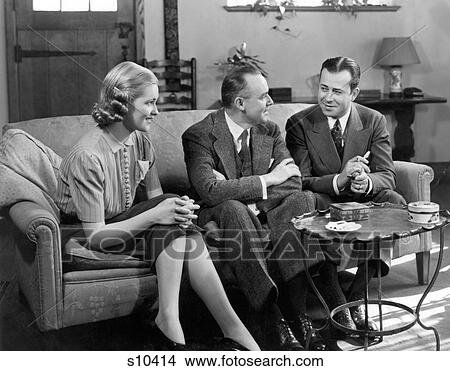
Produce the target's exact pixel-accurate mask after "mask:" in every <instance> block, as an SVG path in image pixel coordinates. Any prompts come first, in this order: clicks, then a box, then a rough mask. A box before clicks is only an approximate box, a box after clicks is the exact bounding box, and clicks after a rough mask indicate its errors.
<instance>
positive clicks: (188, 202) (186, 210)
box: [157, 196, 200, 228]
mask: <svg viewBox="0 0 450 371" xmlns="http://www.w3.org/2000/svg"><path fill="white" fill-rule="evenodd" d="M157 207H158V208H159V210H158V211H159V212H160V214H159V220H158V222H159V224H165V225H171V224H178V225H179V226H180V227H181V228H187V227H189V225H191V224H192V220H194V219H197V215H195V214H194V212H195V210H198V209H199V208H200V206H199V205H197V204H195V203H194V200H192V199H190V198H189V197H188V196H182V197H173V198H167V199H166V200H164V201H162V202H161V203H160V204H159V205H158V206H157Z"/></svg>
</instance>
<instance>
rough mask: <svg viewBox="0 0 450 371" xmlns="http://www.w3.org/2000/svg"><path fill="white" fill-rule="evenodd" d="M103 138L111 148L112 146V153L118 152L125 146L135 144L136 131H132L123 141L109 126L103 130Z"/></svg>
mask: <svg viewBox="0 0 450 371" xmlns="http://www.w3.org/2000/svg"><path fill="white" fill-rule="evenodd" d="M102 133H103V138H105V141H106V143H107V144H108V146H109V148H111V152H112V153H117V152H118V151H119V150H121V149H123V147H124V146H127V147H129V146H131V145H133V137H134V135H135V133H134V132H133V133H131V134H130V135H129V136H128V138H127V139H125V141H124V142H123V143H122V142H121V141H119V140H118V139H117V138H116V137H115V136H114V135H113V134H112V133H111V132H110V131H109V129H108V127H105V128H104V129H103V130H102Z"/></svg>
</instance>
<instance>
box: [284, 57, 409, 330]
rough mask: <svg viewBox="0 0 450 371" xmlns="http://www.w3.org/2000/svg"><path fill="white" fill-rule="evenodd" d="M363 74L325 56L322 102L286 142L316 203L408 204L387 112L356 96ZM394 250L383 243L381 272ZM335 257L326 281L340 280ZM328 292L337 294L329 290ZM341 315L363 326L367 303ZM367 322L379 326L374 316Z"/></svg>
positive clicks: (354, 295)
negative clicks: (400, 188)
mask: <svg viewBox="0 0 450 371" xmlns="http://www.w3.org/2000/svg"><path fill="white" fill-rule="evenodd" d="M359 80H360V68H359V66H358V64H357V63H356V62H355V61H354V60H352V59H350V58H346V57H336V58H330V59H327V60H326V61H325V62H324V63H323V64H322V68H321V71H320V82H319V92H318V105H315V106H312V107H310V108H308V109H306V110H304V111H301V112H298V113H296V114H295V115H293V116H292V117H290V118H289V119H288V121H287V124H286V144H287V147H288V148H289V151H290V152H291V155H292V157H293V158H294V160H295V163H296V164H297V165H298V166H299V168H300V171H301V173H302V180H303V186H304V188H305V189H308V190H311V191H312V192H314V193H315V195H316V197H317V208H318V209H326V208H327V207H328V206H329V205H330V203H332V202H349V201H356V202H367V201H374V202H390V203H395V204H405V200H404V198H403V197H402V196H401V195H399V194H398V193H396V192H395V191H394V189H395V172H394V164H393V161H392V154H391V144H390V140H389V133H388V131H387V128H386V119H385V117H384V116H383V115H382V114H381V113H379V112H377V111H375V110H372V109H370V108H367V107H364V106H361V105H359V104H357V103H354V102H353V101H354V100H355V98H356V97H357V96H358V93H359V88H358V84H359ZM391 251H392V248H386V249H382V256H381V260H382V274H383V275H385V274H387V272H388V271H389V266H390V254H391ZM336 260H338V259H335V260H334V263H337V262H338V261H336ZM334 263H333V259H328V260H327V262H326V263H325V264H324V265H323V266H322V268H321V279H322V280H323V281H324V283H328V282H336V279H335V276H336V275H337V269H336V265H335V264H334ZM363 267H364V265H363V264H360V265H359V268H358V271H357V274H356V276H355V278H354V280H353V283H352V285H351V287H350V290H349V298H348V299H349V300H357V299H361V298H362V297H363V290H364V285H363V283H364V276H365V269H364V268H363ZM376 271H377V264H376V260H375V259H373V260H371V261H369V272H368V275H369V277H373V275H374V274H375V273H376ZM330 292H331V293H334V295H331V296H330V295H329V293H330ZM336 293H337V295H336ZM324 296H325V299H328V300H327V301H328V303H329V304H330V306H331V307H336V306H337V305H340V304H344V303H345V301H346V299H345V297H344V294H343V293H342V290H338V288H336V290H331V291H329V290H327V292H326V293H324ZM327 297H328V298H327ZM350 317H351V318H350ZM338 320H339V321H340V322H342V323H345V324H346V325H347V326H349V327H351V328H354V327H355V326H356V328H358V329H363V328H364V311H363V307H362V306H360V307H352V308H350V311H349V312H347V311H345V312H344V313H342V318H339V319H338ZM352 321H353V322H354V323H352ZM369 325H370V326H369V327H370V328H371V329H376V325H375V323H373V322H372V321H371V323H370V324H369Z"/></svg>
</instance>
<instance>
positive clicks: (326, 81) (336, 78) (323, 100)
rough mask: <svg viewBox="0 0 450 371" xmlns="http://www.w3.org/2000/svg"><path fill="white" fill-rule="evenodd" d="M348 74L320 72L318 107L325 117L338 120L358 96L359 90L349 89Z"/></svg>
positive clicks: (349, 78) (325, 70)
mask: <svg viewBox="0 0 450 371" xmlns="http://www.w3.org/2000/svg"><path fill="white" fill-rule="evenodd" d="M351 79H352V76H351V74H350V72H348V71H346V70H344V71H341V72H329V71H328V70H327V69H325V68H324V69H323V70H322V74H321V76H320V82H319V93H318V100H319V106H320V108H321V109H322V112H323V114H324V115H325V116H329V117H332V118H335V119H339V118H341V117H342V116H344V115H345V114H346V113H347V111H348V110H349V108H350V104H351V102H352V101H353V100H354V99H355V98H356V97H357V96H358V93H359V88H355V89H354V90H353V91H351V89H350V80H351Z"/></svg>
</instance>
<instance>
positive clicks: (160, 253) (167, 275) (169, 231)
mask: <svg viewBox="0 0 450 371" xmlns="http://www.w3.org/2000/svg"><path fill="white" fill-rule="evenodd" d="M157 82H158V80H157V78H156V77H155V75H154V74H153V73H152V72H151V71H150V70H148V69H146V68H144V67H141V66H139V65H137V64H135V63H133V62H123V63H120V64H119V65H117V66H115V67H114V68H113V69H112V70H111V71H110V72H109V73H108V74H107V76H106V77H105V79H104V81H103V84H102V87H101V93H100V100H99V102H98V104H96V105H95V106H94V110H93V113H92V116H93V117H94V119H95V121H96V122H97V123H98V126H97V127H96V128H95V129H93V130H92V131H90V132H89V133H87V134H86V135H85V136H84V137H83V138H82V139H81V140H80V141H79V142H78V143H77V144H76V145H75V146H74V148H73V149H72V150H71V152H70V153H69V155H68V156H67V157H66V158H65V159H64V160H63V163H62V164H61V168H60V178H59V182H58V205H59V207H60V209H61V221H62V223H65V222H73V221H74V219H75V220H76V221H78V222H79V223H80V225H81V227H82V231H83V232H84V235H85V236H86V237H87V241H88V247H89V248H90V249H95V250H101V251H107V252H118V251H119V250H120V252H121V253H124V252H126V253H128V254H130V255H133V256H137V257H140V258H142V259H144V260H148V261H151V262H152V268H153V269H155V270H156V274H157V276H158V294H159V309H158V314H157V316H156V319H155V323H156V329H157V332H158V335H159V336H158V337H159V343H160V344H159V345H160V346H161V348H165V349H172V350H177V349H178V350H181V349H184V345H185V338H184V334H183V329H182V328H181V324H180V320H179V313H178V301H179V293H180V282H181V275H182V270H183V265H184V266H185V268H186V270H187V275H188V277H189V282H190V284H191V286H192V288H193V289H194V290H195V292H196V293H197V294H198V295H199V297H200V298H201V299H202V300H203V301H204V303H205V304H206V306H207V307H208V309H209V311H210V312H211V314H212V315H213V317H214V318H215V319H216V321H217V323H218V324H219V326H220V328H221V329H222V332H223V334H224V336H225V337H224V339H222V342H221V346H222V348H223V349H230V348H235V349H242V350H245V349H248V350H259V347H258V345H257V344H256V342H255V341H254V339H253V338H252V336H251V335H250V333H249V332H248V331H247V329H246V328H245V326H244V325H243V324H242V322H241V321H240V319H239V318H238V316H237V315H236V313H235V312H234V310H233V308H232V307H231V305H230V303H229V301H228V298H227V296H226V294H225V291H224V289H223V286H222V283H221V282H220V279H219V277H218V275H217V272H216V270H215V268H214V266H213V264H212V262H211V260H210V259H209V254H208V251H207V249H206V246H205V243H204V241H203V238H202V236H201V234H199V233H198V232H197V231H196V229H195V227H194V225H193V224H192V220H194V219H195V218H196V215H195V214H194V211H195V210H196V209H197V208H198V205H195V204H194V203H193V200H191V199H189V198H188V197H187V196H183V197H179V196H176V195H163V193H162V190H161V186H160V183H159V179H158V174H157V171H156V166H155V151H154V149H153V146H152V144H151V142H150V140H149V138H148V137H147V136H145V135H143V132H147V131H149V129H150V127H151V122H152V120H153V118H154V117H155V116H156V115H157V114H158V109H157V107H156V101H157V100H158V85H157ZM142 190H144V192H141V191H142ZM138 194H144V196H145V198H146V200H145V201H142V202H136V201H137V198H138V197H137V195H138ZM80 229H81V228H80ZM71 236H72V237H73V232H72V233H71V234H70V235H68V234H67V235H63V242H64V243H65V242H66V241H67V240H68V238H70V237H71Z"/></svg>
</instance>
